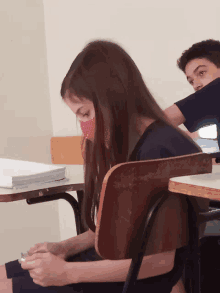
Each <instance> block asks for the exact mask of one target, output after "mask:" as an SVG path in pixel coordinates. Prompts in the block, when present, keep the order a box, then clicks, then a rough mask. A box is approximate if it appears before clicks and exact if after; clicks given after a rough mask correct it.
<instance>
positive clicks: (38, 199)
mask: <svg viewBox="0 0 220 293" xmlns="http://www.w3.org/2000/svg"><path fill="white" fill-rule="evenodd" d="M77 195H78V194H77ZM57 199H65V200H66V201H68V202H69V204H70V205H71V207H72V209H73V211H74V215H75V221H76V232H77V235H79V234H81V233H82V230H83V228H82V223H81V213H80V208H79V204H78V202H77V200H76V199H75V198H74V197H73V196H71V195H70V194H68V193H66V192H63V193H57V194H50V195H44V196H39V197H35V198H29V199H27V200H26V201H27V203H28V204H36V203H42V202H47V201H53V200H57Z"/></svg>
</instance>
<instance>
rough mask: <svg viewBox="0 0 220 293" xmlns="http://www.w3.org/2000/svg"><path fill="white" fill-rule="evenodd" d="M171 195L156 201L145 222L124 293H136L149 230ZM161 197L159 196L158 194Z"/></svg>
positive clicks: (163, 196)
mask: <svg viewBox="0 0 220 293" xmlns="http://www.w3.org/2000/svg"><path fill="white" fill-rule="evenodd" d="M168 196H169V195H167V196H165V195H161V197H160V198H159V199H158V200H157V201H156V203H155V204H154V205H153V207H152V208H151V209H150V211H149V213H148V217H147V219H146V222H145V227H144V231H143V234H142V238H141V239H140V240H139V241H138V243H137V246H136V249H135V254H134V256H133V257H132V260H131V265H130V268H129V272H128V275H127V278H126V281H125V284H124V287H123V291H122V293H133V292H134V286H135V283H136V280H137V277H138V273H139V270H140V267H141V263H142V260H143V257H144V253H145V250H146V247H147V232H148V229H149V228H150V227H151V225H152V222H153V220H154V219H153V215H155V214H156V212H157V211H158V209H159V207H160V206H161V205H162V204H163V202H164V201H165V200H166V199H167V197H168ZM158 197H159V194H158Z"/></svg>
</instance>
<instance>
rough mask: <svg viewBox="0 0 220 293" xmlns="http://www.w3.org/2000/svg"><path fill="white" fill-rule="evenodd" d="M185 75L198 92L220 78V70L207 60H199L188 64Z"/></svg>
mask: <svg viewBox="0 0 220 293" xmlns="http://www.w3.org/2000/svg"><path fill="white" fill-rule="evenodd" d="M185 75H186V78H187V80H188V82H189V83H190V84H191V85H192V86H193V88H194V90H195V91H198V90H200V89H202V88H203V87H204V86H205V85H207V84H209V83H210V82H212V81H213V80H214V79H216V78H218V77H220V68H218V67H217V66H216V65H215V64H214V63H212V62H211V61H209V60H207V59H205V58H202V59H199V58H197V59H193V60H190V61H189V62H188V63H187V65H186V68H185Z"/></svg>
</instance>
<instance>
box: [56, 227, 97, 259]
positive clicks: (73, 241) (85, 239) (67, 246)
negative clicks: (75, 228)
mask: <svg viewBox="0 0 220 293" xmlns="http://www.w3.org/2000/svg"><path fill="white" fill-rule="evenodd" d="M60 244H61V245H62V246H63V248H64V250H65V251H66V256H67V257H68V256H71V255H75V254H77V253H80V252H82V251H84V250H86V249H89V248H91V247H94V244H95V233H94V232H92V231H91V230H88V231H86V232H84V233H82V234H80V235H77V236H75V237H72V238H69V239H67V240H64V241H61V242H60Z"/></svg>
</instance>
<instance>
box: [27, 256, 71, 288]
mask: <svg viewBox="0 0 220 293" xmlns="http://www.w3.org/2000/svg"><path fill="white" fill-rule="evenodd" d="M21 267H22V269H24V270H28V271H29V273H30V276H31V277H32V279H33V282H34V283H35V284H37V285H40V286H42V287H48V286H58V287H59V286H65V285H68V284H71V283H74V279H73V277H74V275H75V276H76V274H72V273H71V272H69V271H68V266H67V262H65V261H64V260H63V259H61V258H60V257H57V256H55V255H54V254H52V253H50V252H45V253H34V254H33V255H32V256H27V257H26V259H25V261H23V262H21ZM69 276H71V280H69ZM75 282H76V281H75Z"/></svg>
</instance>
